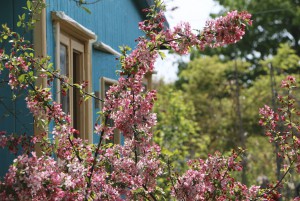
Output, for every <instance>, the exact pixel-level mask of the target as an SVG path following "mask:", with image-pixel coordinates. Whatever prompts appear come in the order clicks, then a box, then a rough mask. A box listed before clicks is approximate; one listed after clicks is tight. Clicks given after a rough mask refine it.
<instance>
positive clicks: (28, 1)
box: [27, 0, 32, 10]
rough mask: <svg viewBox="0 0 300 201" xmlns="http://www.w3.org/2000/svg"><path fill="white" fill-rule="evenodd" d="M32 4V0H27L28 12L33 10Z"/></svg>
mask: <svg viewBox="0 0 300 201" xmlns="http://www.w3.org/2000/svg"><path fill="white" fill-rule="evenodd" d="M31 7H32V4H31V1H30V0H27V8H28V10H31Z"/></svg>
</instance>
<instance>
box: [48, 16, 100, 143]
mask: <svg viewBox="0 0 300 201" xmlns="http://www.w3.org/2000/svg"><path fill="white" fill-rule="evenodd" d="M52 19H53V20H54V30H55V46H56V49H55V51H56V54H55V57H56V58H55V60H56V67H57V69H58V70H60V74H62V75H66V76H67V77H68V78H69V82H71V83H82V82H83V81H88V82H89V85H88V87H87V88H86V89H84V90H85V92H87V93H90V92H91V91H92V88H91V84H92V80H91V77H92V69H91V62H90V60H91V58H90V55H91V53H90V52H91V42H92V41H91V40H95V39H96V36H95V35H94V34H93V33H92V32H91V31H89V30H87V29H86V28H84V27H83V26H82V25H80V24H78V23H77V22H76V21H74V20H73V19H71V18H70V17H68V16H66V15H65V14H64V13H63V12H52ZM61 84H62V83H60V81H58V82H57V88H56V90H57V101H58V102H59V103H60V104H61V105H62V109H63V111H64V112H66V113H68V114H70V115H71V118H72V124H73V125H72V126H73V127H74V128H75V129H77V130H78V131H79V133H80V134H79V137H80V138H82V139H84V140H88V141H89V142H92V134H93V125H92V102H91V100H88V101H83V100H82V98H81V96H80V91H79V90H78V89H76V88H73V87H70V88H69V90H68V91H67V92H65V91H64V90H62V87H61Z"/></svg>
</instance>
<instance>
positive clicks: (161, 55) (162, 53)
mask: <svg viewBox="0 0 300 201" xmlns="http://www.w3.org/2000/svg"><path fill="white" fill-rule="evenodd" d="M158 54H159V55H160V58H161V59H164V58H166V54H165V53H164V52H161V51H159V52H158Z"/></svg>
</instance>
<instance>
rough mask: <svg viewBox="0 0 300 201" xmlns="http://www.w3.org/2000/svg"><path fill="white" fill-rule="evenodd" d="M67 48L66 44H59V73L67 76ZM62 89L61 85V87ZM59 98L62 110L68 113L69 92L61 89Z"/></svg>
mask: <svg viewBox="0 0 300 201" xmlns="http://www.w3.org/2000/svg"><path fill="white" fill-rule="evenodd" d="M68 65H69V64H68V48H67V46H65V45H63V44H60V74H61V75H66V76H69V68H68ZM61 89H62V87H61ZM60 98H61V105H62V110H63V111H64V112H65V113H67V114H69V113H70V108H69V103H70V101H69V99H70V95H69V92H67V93H66V92H65V91H63V90H61V92H60Z"/></svg>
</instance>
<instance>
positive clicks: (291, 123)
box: [259, 76, 300, 172]
mask: <svg viewBox="0 0 300 201" xmlns="http://www.w3.org/2000/svg"><path fill="white" fill-rule="evenodd" d="M296 84H297V82H296V79H295V78H294V77H292V76H288V77H287V78H286V79H284V80H283V81H282V83H281V87H282V88H285V89H286V90H287V91H288V94H287V95H286V96H278V102H279V104H280V106H281V107H280V108H278V110H277V111H274V110H272V109H271V108H270V107H269V106H265V107H264V108H261V109H260V110H259V114H260V121H259V123H260V125H261V126H263V127H264V128H265V134H266V135H267V136H268V137H269V139H270V141H271V142H275V143H277V144H278V145H279V147H280V152H279V153H278V155H279V156H281V157H282V158H287V159H288V161H289V162H288V163H289V164H287V165H286V166H291V165H292V164H295V165H296V169H297V171H298V172H300V155H299V154H300V152H299V150H300V136H299V133H300V122H299V120H298V118H299V116H300V111H299V110H298V109H297V108H296V100H295V98H294V97H293V95H292V92H293V89H294V88H296V87H297V86H296ZM279 125H284V127H282V126H279Z"/></svg>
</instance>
